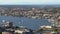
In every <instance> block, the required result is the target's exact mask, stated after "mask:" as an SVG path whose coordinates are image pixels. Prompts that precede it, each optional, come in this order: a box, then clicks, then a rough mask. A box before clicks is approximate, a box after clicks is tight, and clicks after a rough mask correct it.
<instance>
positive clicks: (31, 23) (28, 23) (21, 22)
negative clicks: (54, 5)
mask: <svg viewBox="0 0 60 34" xmlns="http://www.w3.org/2000/svg"><path fill="white" fill-rule="evenodd" d="M2 20H6V21H11V22H13V24H14V25H16V26H25V27H26V28H30V29H33V30H37V29H39V27H40V26H42V25H50V24H51V23H50V22H48V20H47V19H32V18H27V17H13V16H0V22H1V21H2Z"/></svg>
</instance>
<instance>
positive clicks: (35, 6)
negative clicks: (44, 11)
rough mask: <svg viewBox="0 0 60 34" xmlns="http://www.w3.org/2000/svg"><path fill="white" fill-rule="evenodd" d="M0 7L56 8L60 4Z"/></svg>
mask: <svg viewBox="0 0 60 34" xmlns="http://www.w3.org/2000/svg"><path fill="white" fill-rule="evenodd" d="M0 7H6V8H54V7H60V5H0Z"/></svg>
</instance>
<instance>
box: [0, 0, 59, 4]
mask: <svg viewBox="0 0 60 34" xmlns="http://www.w3.org/2000/svg"><path fill="white" fill-rule="evenodd" d="M26 4H27V5H30V4H32V5H33V4H38V5H40V4H60V0H0V5H26Z"/></svg>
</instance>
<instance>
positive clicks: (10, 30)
mask: <svg viewBox="0 0 60 34" xmlns="http://www.w3.org/2000/svg"><path fill="white" fill-rule="evenodd" d="M6 6H7V7H6ZM39 6H40V5H39ZM24 7H26V8H24ZM36 7H37V8H36ZM0 22H1V23H0V34H60V7H59V6H58V7H57V6H55V7H52V5H51V6H50V7H48V6H44V7H38V5H36V6H35V7H34V5H33V6H32V5H30V6H28V5H25V6H24V5H19V7H18V5H16V6H14V7H13V5H5V6H3V5H2V6H1V7H0Z"/></svg>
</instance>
